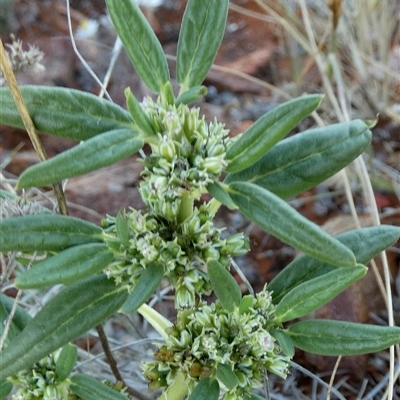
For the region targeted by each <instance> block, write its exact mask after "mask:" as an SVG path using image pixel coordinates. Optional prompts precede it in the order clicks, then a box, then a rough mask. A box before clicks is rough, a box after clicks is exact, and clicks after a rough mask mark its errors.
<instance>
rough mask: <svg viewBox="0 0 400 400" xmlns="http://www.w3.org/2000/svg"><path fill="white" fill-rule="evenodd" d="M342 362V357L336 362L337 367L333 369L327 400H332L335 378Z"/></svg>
mask: <svg viewBox="0 0 400 400" xmlns="http://www.w3.org/2000/svg"><path fill="white" fill-rule="evenodd" d="M340 361H342V356H339V357H338V358H337V360H336V362H335V367H334V368H333V371H332V374H331V377H330V379H329V387H328V393H327V395H326V400H330V399H331V392H332V388H333V381H334V380H335V376H336V372H337V370H338V368H339V364H340Z"/></svg>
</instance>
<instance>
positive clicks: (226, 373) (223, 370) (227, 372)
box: [217, 364, 239, 390]
mask: <svg viewBox="0 0 400 400" xmlns="http://www.w3.org/2000/svg"><path fill="white" fill-rule="evenodd" d="M217 378H218V380H219V381H220V382H222V383H223V384H224V385H225V386H226V387H227V388H228V389H229V390H232V389H234V388H235V387H236V386H237V385H239V379H238V378H237V376H236V374H235V373H234V372H233V370H232V368H231V366H230V365H227V364H219V365H218V367H217Z"/></svg>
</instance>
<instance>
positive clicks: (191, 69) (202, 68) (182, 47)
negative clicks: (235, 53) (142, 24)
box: [176, 0, 229, 93]
mask: <svg viewBox="0 0 400 400" xmlns="http://www.w3.org/2000/svg"><path fill="white" fill-rule="evenodd" d="M228 5H229V1H228V0H218V1H215V0H203V1H197V0H189V1H188V3H187V6H186V10H185V13H184V15H183V20H182V27H181V32H180V34H179V40H178V51H177V60H176V76H177V80H178V82H179V83H180V84H181V92H182V93H184V92H186V91H187V90H188V89H190V88H192V87H194V86H198V85H200V84H201V83H202V82H203V80H204V78H205V77H206V75H207V73H208V71H209V69H210V68H211V65H212V63H213V62H214V59H215V56H216V54H217V51H218V48H219V46H220V44H221V41H222V37H223V36H224V32H225V25H226V18H227V16H228Z"/></svg>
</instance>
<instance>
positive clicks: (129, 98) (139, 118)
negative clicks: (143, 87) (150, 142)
mask: <svg viewBox="0 0 400 400" xmlns="http://www.w3.org/2000/svg"><path fill="white" fill-rule="evenodd" d="M125 97H126V105H127V107H128V110H129V112H130V113H131V116H132V118H133V120H134V121H135V124H136V126H137V127H138V128H139V129H141V130H142V131H143V132H144V133H145V134H146V135H149V136H151V135H154V131H153V127H152V126H151V123H150V120H149V118H148V117H147V115H146V113H145V112H144V110H143V108H142V106H141V105H140V103H139V102H138V101H137V99H136V97H135V96H134V94H133V93H132V91H131V89H130V88H126V89H125Z"/></svg>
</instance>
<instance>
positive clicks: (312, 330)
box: [287, 320, 400, 356]
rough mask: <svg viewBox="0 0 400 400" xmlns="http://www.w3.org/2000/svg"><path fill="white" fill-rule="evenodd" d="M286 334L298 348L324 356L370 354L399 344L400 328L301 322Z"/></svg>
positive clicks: (332, 322)
mask: <svg viewBox="0 0 400 400" xmlns="http://www.w3.org/2000/svg"><path fill="white" fill-rule="evenodd" d="M287 333H288V334H289V335H290V337H291V338H292V340H293V343H294V345H295V346H296V347H298V348H299V349H301V350H304V351H307V352H309V353H314V354H321V355H326V356H341V355H343V356H352V355H356V354H366V353H373V352H376V351H381V350H384V349H386V348H388V347H390V346H392V345H394V344H397V343H400V328H399V327H389V326H376V325H368V324H357V323H354V322H345V321H330V320H307V321H300V322H296V323H295V324H293V325H291V326H290V327H289V329H288V330H287Z"/></svg>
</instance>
